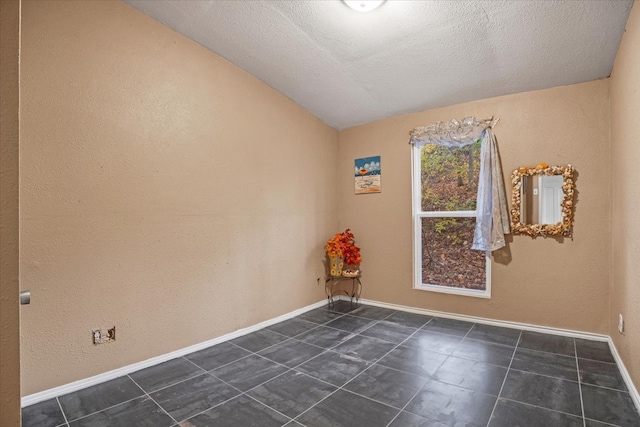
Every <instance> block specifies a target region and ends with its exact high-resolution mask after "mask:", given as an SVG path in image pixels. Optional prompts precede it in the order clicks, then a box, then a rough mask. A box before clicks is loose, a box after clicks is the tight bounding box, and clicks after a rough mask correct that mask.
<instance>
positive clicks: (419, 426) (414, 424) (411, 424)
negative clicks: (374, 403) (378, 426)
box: [389, 411, 446, 427]
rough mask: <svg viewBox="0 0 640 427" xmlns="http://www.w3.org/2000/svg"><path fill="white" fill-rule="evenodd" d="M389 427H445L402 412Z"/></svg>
mask: <svg viewBox="0 0 640 427" xmlns="http://www.w3.org/2000/svg"><path fill="white" fill-rule="evenodd" d="M389 427H446V426H445V425H444V424H440V423H439V422H437V421H433V420H429V419H426V418H424V417H421V416H419V415H416V414H411V413H409V412H405V411H402V412H400V414H399V415H398V417H397V418H396V419H395V420H393V422H392V423H391V424H390V425H389Z"/></svg>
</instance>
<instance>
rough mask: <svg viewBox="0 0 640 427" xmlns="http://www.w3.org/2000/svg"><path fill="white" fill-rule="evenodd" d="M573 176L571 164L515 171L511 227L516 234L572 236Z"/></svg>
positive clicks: (513, 176)
mask: <svg viewBox="0 0 640 427" xmlns="http://www.w3.org/2000/svg"><path fill="white" fill-rule="evenodd" d="M573 173H574V169H573V167H572V166H571V165H567V166H550V167H549V166H546V165H544V164H542V165H538V166H537V167H535V168H526V167H523V168H518V169H516V170H514V171H513V173H512V174H511V181H512V184H513V206H512V210H511V219H512V221H511V226H512V228H513V232H514V233H515V234H528V235H532V236H535V235H545V236H546V235H549V236H554V235H556V236H557V235H564V236H568V235H570V234H571V228H572V223H573V195H574V176H573Z"/></svg>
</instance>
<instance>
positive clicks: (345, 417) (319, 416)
mask: <svg viewBox="0 0 640 427" xmlns="http://www.w3.org/2000/svg"><path fill="white" fill-rule="evenodd" d="M397 413H398V410H397V409H394V408H391V407H389V406H386V405H383V404H381V403H377V402H374V401H373V400H369V399H366V398H364V397H360V396H357V395H355V394H353V393H349V392H348V391H344V390H338V391H337V392H335V393H334V394H332V395H331V396H329V397H328V398H326V399H325V400H323V401H322V402H320V403H319V404H317V405H316V406H314V407H313V408H311V409H310V410H308V411H307V412H305V413H304V414H302V415H301V416H300V417H298V418H297V419H296V421H298V422H300V423H302V424H304V425H305V426H308V427H337V426H353V425H354V423H355V422H357V423H358V424H356V425H359V426H367V427H378V426H379V427H384V426H386V425H387V424H388V423H389V422H390V421H391V420H392V419H393V417H395V416H396V414H397Z"/></svg>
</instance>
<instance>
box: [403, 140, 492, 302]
mask: <svg viewBox="0 0 640 427" xmlns="http://www.w3.org/2000/svg"><path fill="white" fill-rule="evenodd" d="M480 147H481V141H477V142H475V143H473V144H471V145H467V146H466V147H455V148H448V147H444V146H439V145H433V144H428V145H425V146H422V147H419V146H413V148H412V156H413V157H412V173H413V219H414V288H416V289H424V290H430V291H436V292H445V293H452V294H460V295H469V296H476V297H483V298H489V297H490V296H491V283H490V282H491V280H490V278H491V274H490V267H491V258H490V254H489V253H485V252H481V251H476V250H471V243H472V241H473V233H474V229H475V217H476V211H475V209H476V197H477V191H478V177H479V171H480Z"/></svg>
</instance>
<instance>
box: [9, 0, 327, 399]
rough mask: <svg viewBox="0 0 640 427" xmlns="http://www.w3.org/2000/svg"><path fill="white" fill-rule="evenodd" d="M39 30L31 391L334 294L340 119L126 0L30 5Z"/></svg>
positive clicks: (31, 103)
mask: <svg viewBox="0 0 640 427" xmlns="http://www.w3.org/2000/svg"><path fill="white" fill-rule="evenodd" d="M22 43H23V45H22V48H23V58H22V67H23V68H22V72H23V80H22V108H21V112H22V124H21V129H22V138H23V139H22V141H21V143H22V147H21V149H22V154H21V164H20V166H21V168H22V169H21V191H22V194H21V203H22V206H21V215H22V218H21V220H22V222H21V227H22V228H21V245H22V247H21V263H22V267H21V268H22V270H21V279H22V282H23V286H24V287H30V288H31V290H32V292H33V298H34V301H33V303H32V306H31V307H30V310H29V311H28V312H27V311H25V312H24V314H23V319H22V366H23V376H22V380H23V383H22V384H23V394H24V395H28V394H31V393H34V392H38V391H41V390H45V389H48V388H51V387H54V386H59V385H61V384H65V383H69V382H71V381H74V380H78V379H82V378H86V377H89V376H91V375H95V374H99V373H101V372H105V371H108V370H110V369H114V368H118V367H121V366H124V365H127V364H131V363H134V362H138V361H141V360H144V359H147V358H150V357H153V356H158V355H161V354H164V353H167V352H170V351H173V350H176V349H179V348H183V347H185V346H188V345H192V344H195V343H199V342H202V341H205V340H208V339H211V338H214V337H217V336H220V335H222V334H225V333H228V332H232V331H234V330H236V329H238V328H242V327H246V326H249V325H253V324H256V323H258V322H260V321H263V320H266V319H269V318H272V317H275V316H278V315H281V314H283V313H287V312H290V311H292V310H294V309H298V308H300V307H303V306H305V305H308V304H311V303H314V302H317V301H320V300H322V299H323V297H324V293H323V290H322V288H321V286H317V284H316V278H317V277H321V275H322V274H323V273H324V267H323V265H322V262H321V261H322V258H323V249H322V247H323V243H324V241H325V240H326V239H327V237H328V236H330V235H331V234H333V233H335V230H336V228H337V224H338V221H337V196H336V195H335V191H334V189H335V188H337V180H336V178H335V177H336V171H337V166H335V159H336V157H337V149H338V135H337V132H336V131H335V130H333V129H331V128H330V127H328V126H326V125H325V124H323V123H322V122H320V121H319V120H318V119H316V118H314V117H313V116H311V115H310V114H309V113H307V112H306V111H304V110H303V109H302V108H301V107H299V106H297V105H295V104H294V103H293V102H291V101H290V100H288V99H287V98H285V97H283V96H282V95H280V94H278V93H277V92H275V91H274V90H272V89H271V88H269V87H267V86H266V85H265V84H263V83H261V82H260V81H258V80H257V79H255V78H254V77H252V76H250V75H248V74H246V73H245V72H243V71H241V70H240V69H238V68H237V67H235V66H233V65H231V64H229V63H227V62H226V61H224V60H223V59H221V58H220V57H218V56H216V55H214V54H212V53H211V52H209V51H207V50H206V49H204V48H203V47H201V46H199V45H198V44H196V43H194V42H192V41H190V40H188V39H186V38H184V37H182V36H180V35H178V34H176V33H174V32H172V31H170V30H169V29H167V28H166V27H164V26H162V25H161V24H159V23H158V22H156V21H153V20H152V19H151V18H149V17H147V16H145V15H143V14H141V13H140V12H138V11H136V10H134V9H132V8H130V7H129V6H126V5H124V4H122V3H119V2H95V1H92V2H75V1H66V2H58V1H56V2H36V1H26V2H24V4H23V41H22ZM113 325H115V326H116V327H117V341H116V342H115V343H111V344H107V345H101V346H95V347H94V346H93V345H92V344H91V341H90V332H91V329H92V328H95V327H107V326H113Z"/></svg>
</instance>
